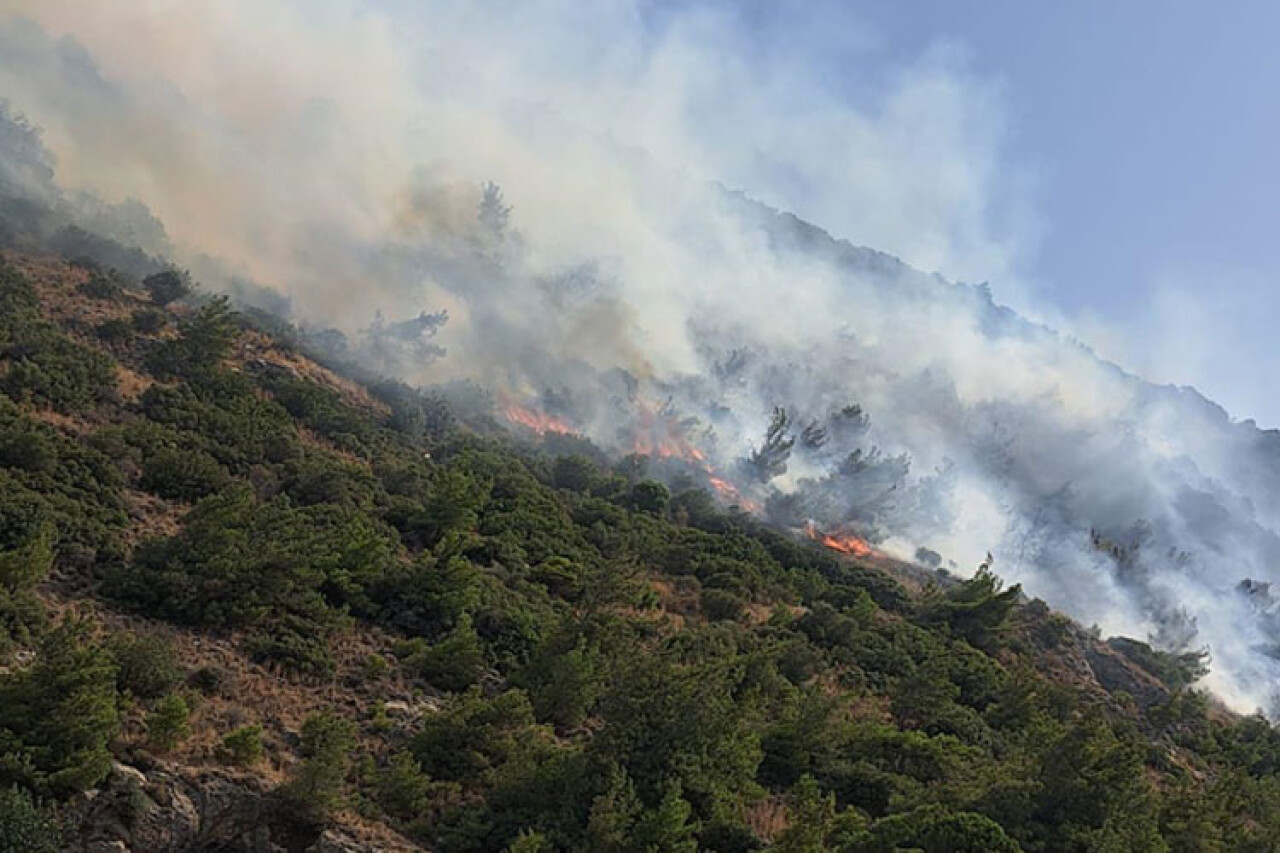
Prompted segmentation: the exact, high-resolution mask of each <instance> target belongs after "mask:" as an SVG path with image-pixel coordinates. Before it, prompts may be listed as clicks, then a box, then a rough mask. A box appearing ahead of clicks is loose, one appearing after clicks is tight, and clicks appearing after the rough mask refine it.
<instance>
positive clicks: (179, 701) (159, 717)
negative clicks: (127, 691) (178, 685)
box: [147, 693, 191, 752]
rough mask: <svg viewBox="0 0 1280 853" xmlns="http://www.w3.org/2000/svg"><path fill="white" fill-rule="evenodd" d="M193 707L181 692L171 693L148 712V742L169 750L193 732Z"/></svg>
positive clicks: (160, 748) (158, 747)
mask: <svg viewBox="0 0 1280 853" xmlns="http://www.w3.org/2000/svg"><path fill="white" fill-rule="evenodd" d="M190 717H191V708H190V706H188V705H187V700H186V699H184V698H182V694H180V693H170V694H169V695H167V696H165V697H164V698H163V699H161V700H160V701H159V703H157V704H156V707H155V708H154V709H153V710H152V711H151V713H149V714H147V742H148V743H149V744H151V746H153V747H155V748H156V749H159V750H163V751H165V752H168V751H169V750H172V749H173V748H174V747H176V746H177V745H178V744H180V743H182V741H184V740H186V738H187V735H189V734H190V733H191V728H190V723H189V720H190Z"/></svg>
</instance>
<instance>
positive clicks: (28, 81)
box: [0, 0, 1280, 425]
mask: <svg viewBox="0 0 1280 853" xmlns="http://www.w3.org/2000/svg"><path fill="white" fill-rule="evenodd" d="M1208 9H1209V7H1207V6H1202V5H1198V4H1190V3H1161V2H1155V0H1129V2H1122V3H1116V2H1100V1H1099V0H1077V2H1072V3H1030V2H1014V0H982V2H969V3H960V2H956V0H912V2H906V0H857V2H845V3H840V2H834V0H806V1H805V2H801V0H770V2H765V0H612V2H600V3H589V4H582V3H577V2H572V0H519V2H517V0H485V2H480V0H271V2H267V0H218V2H204V3H197V4H180V5H179V4H165V3H160V4H154V3H145V4H144V3H136V4H110V5H106V4H101V3H95V2H93V0H46V2H44V3H39V4H33V3H31V2H30V0H0V12H12V13H16V14H19V15H22V16H24V17H30V18H32V19H34V20H35V21H36V22H37V23H38V24H39V26H41V27H44V28H45V29H46V30H47V31H48V33H49V35H50V37H51V38H53V39H61V38H66V39H70V40H73V42H74V43H75V44H78V45H83V47H84V50H85V51H86V54H85V55H86V56H91V57H92V61H93V62H94V63H96V64H97V67H99V68H100V69H101V71H102V73H103V74H104V75H106V79H109V80H111V81H112V84H113V85H114V86H117V87H118V88H119V89H120V91H121V92H122V93H126V94H127V97H124V99H123V101H121V103H124V102H126V101H127V102H128V103H129V104H131V105H132V112H130V113H129V114H128V115H126V114H125V111H124V110H123V109H122V108H121V106H120V103H117V104H115V105H113V107H112V108H111V109H110V110H105V109H104V110H102V112H103V113H104V114H103V115H101V116H98V119H100V121H99V124H97V125H94V127H97V128H98V129H99V131H100V132H85V130H84V127H83V126H82V125H81V124H80V123H78V122H80V120H81V118H83V116H84V115H85V114H87V113H91V112H92V111H93V108H95V107H100V106H102V105H101V104H96V103H94V102H92V101H86V99H84V98H83V97H82V95H81V93H80V92H79V90H78V89H77V88H76V86H75V85H74V81H73V80H62V81H59V80H58V79H57V77H56V74H54V72H55V71H56V69H57V67H58V66H57V65H56V63H47V64H46V65H44V66H40V69H41V73H36V69H35V67H34V66H22V67H18V66H14V67H11V68H9V69H8V72H7V76H4V77H3V79H2V80H0V82H3V83H4V88H5V91H6V94H7V96H9V97H11V98H13V99H14V101H15V102H17V103H21V104H22V105H23V108H24V109H25V110H27V111H28V112H29V113H30V114H31V116H32V117H33V118H35V119H36V120H37V123H39V124H40V125H41V126H42V127H44V128H45V129H46V131H47V133H46V141H47V142H48V143H49V144H50V145H51V147H53V149H54V150H55V152H56V153H57V154H58V156H59V162H60V164H61V168H60V175H61V177H62V179H63V180H66V181H68V182H69V184H70V185H72V186H76V187H77V188H81V187H82V188H85V189H88V190H91V191H94V192H97V193H98V194H99V195H101V196H103V197H104V198H109V199H119V198H121V197H124V196H125V195H128V194H140V195H142V196H143V199H142V200H143V201H145V202H146V203H147V204H149V205H150V206H151V207H152V209H153V210H156V211H157V212H158V213H159V214H160V215H161V217H162V218H163V219H164V221H165V222H166V223H167V224H168V225H169V227H170V228H171V230H172V231H173V232H174V236H175V238H176V239H177V241H178V242H179V243H187V244H189V245H191V246H193V247H200V249H201V250H203V251H208V252H211V253H214V254H219V255H228V256H234V257H240V258H249V259H251V262H250V261H246V263H248V264H250V266H252V267H253V268H255V269H258V270H260V272H261V274H262V275H263V276H264V277H271V276H276V277H280V270H281V269H286V270H287V264H284V262H283V259H281V258H275V259H268V258H265V257H257V255H262V254H263V253H264V251H265V250H264V246H265V247H266V248H267V249H270V248H271V247H273V246H277V245H279V246H284V245H287V242H288V241H285V240H281V241H277V242H275V243H273V242H271V241H262V240H261V239H259V238H258V236H257V235H258V233H259V232H260V230H261V227H260V225H254V226H250V225H249V224H248V223H249V222H250V219H251V218H252V216H258V217H262V218H267V221H268V222H290V221H294V220H296V219H298V218H299V217H300V216H301V214H302V213H303V212H305V213H306V214H307V215H319V213H323V214H324V215H332V216H333V217H336V218H342V217H357V216H359V215H362V214H364V215H372V212H373V211H375V210H376V209H377V204H378V201H377V200H378V199H379V198H382V197H385V196H386V195H387V193H388V192H389V191H390V190H389V188H388V187H387V186H383V185H382V183H380V182H379V181H390V180H392V179H393V178H395V177H396V176H403V175H404V174H405V173H406V172H408V171H411V170H412V169H414V168H417V167H418V166H420V165H422V164H423V163H429V162H433V161H444V160H450V161H453V162H451V163H450V165H451V166H453V167H455V169H456V170H457V171H458V172H459V173H460V174H466V175H468V178H469V179H470V178H472V177H474V176H475V175H480V176H481V177H482V178H483V179H489V178H493V179H495V180H498V181H499V182H500V183H502V184H503V185H504V187H508V188H509V189H510V191H511V196H512V200H513V201H514V202H515V203H516V204H517V208H518V210H520V211H522V212H523V213H524V214H525V215H526V221H525V222H524V223H523V225H522V227H524V228H526V229H532V228H536V227H538V226H539V224H540V223H546V224H547V230H548V231H549V232H551V233H550V234H548V235H546V236H548V237H555V236H556V235H558V234H559V235H562V234H564V233H566V232H567V231H569V230H570V229H566V227H565V225H564V222H563V221H562V220H560V219H557V218H556V217H555V216H551V215H548V214H549V212H551V211H557V212H558V213H559V214H563V215H569V214H574V213H575V209H574V205H577V207H581V204H580V201H581V200H580V199H578V198H577V197H576V196H575V197H573V198H574V202H573V204H570V203H569V201H567V199H569V198H570V195H569V194H567V193H566V192H564V190H563V187H562V185H561V184H562V182H563V180H564V179H568V180H571V181H576V182H580V183H581V187H578V189H581V190H583V191H584V192H585V194H586V198H587V200H588V201H589V200H591V199H594V198H595V194H596V193H597V191H598V187H600V186H603V185H606V184H607V185H609V186H612V187H615V188H616V187H617V186H619V185H618V184H608V182H607V180H605V175H604V173H593V172H590V171H589V170H586V169H584V168H582V157H581V156H577V157H576V159H575V158H569V157H568V152H569V151H572V150H575V149H573V148H572V146H568V145H565V144H555V145H549V149H550V150H545V148H544V149H540V148H539V147H538V146H539V145H543V144H545V141H546V139H547V138H552V139H555V140H556V141H557V143H559V142H563V141H564V140H562V139H561V138H560V135H559V132H560V131H559V129H557V130H555V131H554V132H549V131H548V128H549V127H552V125H547V124H544V125H539V127H540V128H541V129H540V130H538V131H537V132H535V131H534V124H533V123H532V122H531V121H530V120H529V117H530V116H533V115H542V114H554V115H556V116H558V117H560V118H563V119H564V120H565V122H564V127H570V126H571V127H572V128H573V129H574V133H575V134H577V131H578V130H579V129H581V130H585V131H586V135H585V136H584V135H582V134H577V135H574V136H573V138H574V139H575V140H576V142H575V144H582V146H583V148H582V150H583V151H587V152H591V156H593V157H597V161H598V162H597V165H600V166H601V168H604V166H603V164H604V163H605V161H606V160H607V159H608V157H609V156H612V155H610V154H607V153H606V152H604V151H602V150H600V146H599V145H597V144H595V143H593V142H587V141H584V140H585V139H587V137H590V138H591V139H595V140H601V139H607V140H616V141H620V142H621V143H622V144H624V145H626V146H630V147H634V148H636V149H639V150H642V151H644V152H645V153H646V154H647V155H650V156H652V157H653V159H654V160H655V161H656V162H659V163H662V164H664V165H666V166H668V167H673V168H675V169H679V170H683V171H685V172H687V174H689V175H691V176H696V177H701V178H712V179H718V180H722V181H723V182H724V183H726V184H728V185H730V186H734V187H737V188H741V189H743V190H745V191H747V192H749V193H751V194H753V195H755V196H756V197H758V198H761V199H762V200H764V201H766V202H769V203H772V204H775V205H776V206H779V207H785V208H788V209H791V210H794V211H795V212H796V213H798V214H800V215H802V216H805V217H807V218H810V219H812V220H813V221H815V222H817V223H819V224H821V225H823V226H825V227H827V228H829V229H830V230H831V231H832V232H834V233H836V234H837V235H839V236H843V237H847V238H849V239H850V240H852V241H854V242H857V243H862V244H865V245H870V246H874V247H876V248H879V249H883V250H885V251H889V252H893V253H895V254H898V255H899V256H901V257H903V258H904V259H905V260H907V261H908V262H910V263H913V264H915V265H916V266H919V267H922V268H924V269H926V270H929V271H938V272H941V273H943V274H944V275H947V276H948V277H951V278H954V279H961V280H967V281H981V280H984V279H985V280H988V281H989V282H990V284H991V286H992V289H993V291H994V292H995V294H996V295H997V297H999V298H1001V299H1003V300H1005V301H1007V302H1009V303H1010V304H1012V305H1014V306H1015V307H1017V308H1019V309H1021V310H1023V311H1025V312H1027V313H1029V314H1031V315H1032V316H1034V317H1036V318H1037V319H1042V320H1044V321H1046V322H1049V323H1051V324H1053V325H1055V326H1058V327H1060V328H1062V329H1064V330H1065V331H1067V332H1068V333H1070V334H1073V335H1075V336H1077V337H1079V338H1081V339H1083V340H1085V341H1087V342H1089V343H1091V344H1092V345H1094V346H1095V348H1096V349H1097V350H1098V351H1099V352H1100V353H1101V354H1103V355H1105V356H1107V357H1109V358H1112V359H1113V360H1115V361H1117V362H1118V363H1120V364H1122V365H1124V366H1125V367H1127V368H1130V369H1132V370H1134V371H1136V372H1138V373H1140V374H1142V375H1144V376H1146V377H1148V378H1151V379H1153V380H1155V381H1159V382H1176V383H1179V384H1193V385H1195V386H1197V387H1198V388H1200V389H1201V390H1203V391H1204V392H1205V393H1206V394H1208V395H1209V396H1211V397H1213V398H1214V399H1217V400H1219V401H1220V402H1222V403H1223V404H1224V405H1225V406H1226V407H1227V408H1228V409H1229V410H1230V411H1231V412H1232V413H1233V414H1234V415H1236V416H1238V417H1254V418H1257V420H1258V421H1259V422H1260V423H1263V424H1265V425H1280V393H1277V392H1280V381H1278V380H1277V379H1276V378H1275V373H1276V372H1275V371H1272V370H1270V369H1269V362H1270V357H1271V352H1272V349H1273V344H1272V340H1273V338H1274V336H1275V329H1276V328H1277V327H1278V326H1280V308H1278V307H1277V305H1276V302H1277V300H1276V295H1277V287H1276V283H1277V278H1278V276H1280V241H1278V240H1276V239H1274V238H1273V236H1272V234H1271V231H1272V229H1273V222H1274V220H1275V207H1276V201H1275V200H1276V199H1277V198H1280V161H1278V160H1277V158H1276V156H1275V153H1274V152H1275V151H1276V149H1277V147H1280V146H1277V143H1278V142H1280V108H1278V107H1280V105H1278V104H1277V92H1280V87H1278V86H1277V84H1278V83H1280V58H1277V54H1276V52H1275V51H1274V48H1273V44H1272V42H1273V41H1274V33H1275V32H1276V30H1277V29H1278V27H1277V25H1280V6H1276V5H1275V4H1270V3H1264V2H1261V1H1260V0H1251V2H1234V3H1231V4H1219V5H1217V6H1215V7H1213V9H1212V10H1211V11H1212V14H1209V12H1208ZM175 33H176V34H177V35H175ZM30 41H31V40H30V39H27V42H28V43H29V42H30ZM55 43H56V42H54V41H50V42H49V44H50V45H52V44H55ZM175 43H183V44H184V48H183V50H171V49H170V48H171V46H172V45H173V44H175ZM49 50H50V51H51V55H52V54H53V53H56V52H57V51H54V50H53V49H52V48H49ZM229 56H234V59H232V60H228V57H229ZM0 65H3V63H0ZM210 68H217V69H218V72H217V74H215V75H211V74H209V73H208V69H210ZM229 68H234V69H235V72H236V73H228V71H227V69H229ZM0 70H3V69H0ZM46 72H47V73H46ZM158 79H159V80H166V81H168V84H167V85H168V86H169V88H168V89H165V88H163V87H157V86H155V85H154V84H155V81H156V80H158ZM264 80H269V81H271V82H272V85H270V86H264V85H263V81H264ZM166 92H168V94H167V95H166ZM178 94H180V96H181V100H183V102H184V104H186V108H187V112H186V113H183V119H182V120H180V121H176V122H175V121H173V116H174V115H175V114H177V113H175V110H174V109H173V106H172V98H173V97H174V96H177V95H178ZM122 97H123V96H122ZM317 103H323V104H326V105H327V107H326V109H327V110H328V112H325V113H324V115H327V116H330V117H331V118H330V121H329V125H327V126H331V129H333V133H332V134H331V135H330V136H327V137H326V136H322V135H320V134H318V133H317V131H316V121H317V116H318V115H319V114H318V113H317V112H316V110H315V109H313V107H314V105H315V104H317ZM294 107H296V109H294ZM530 108H533V109H530ZM295 114H296V115H297V116H301V117H302V119H299V124H298V126H297V127H296V128H290V126H289V125H288V122H287V121H284V120H282V119H280V116H294V115H295ZM192 117H198V118H199V121H194V120H188V119H192ZM268 117H274V118H272V119H271V120H270V121H267V118H268ZM303 119H305V120H303ZM157 123H159V126H161V127H163V128H164V129H165V131H166V133H167V134H168V136H165V137H163V138H162V137H160V136H158V135H157V134H156V133H155V132H154V129H155V127H156V126H158V125H157ZM210 127H213V128H217V129H218V133H217V134H210V133H201V130H202V129H204V130H207V129H208V128H210ZM282 127H284V128H286V129H287V130H289V132H285V133H282V132H280V130H281V128H282ZM104 129H105V131H110V132H101V131H104ZM540 133H541V134H542V135H541V136H539V134H540ZM477 138H479V139H482V140H484V141H485V143H486V144H485V145H482V146H476V145H474V144H473V142H474V140H475V139H477ZM567 138H568V137H567V136H566V139H567ZM139 140H141V141H142V142H146V143H148V144H149V146H150V147H149V148H148V147H147V146H140V145H139ZM540 140H541V141H540ZM321 142H323V143H324V144H321ZM326 146H327V147H326ZM152 149H154V150H152ZM210 151H215V152H218V153H219V156H220V157H221V159H216V158H215V159H216V163H217V168H216V169H214V170H213V171H212V173H211V174H210V175H208V176H207V177H208V183H207V185H206V186H202V187H201V188H200V189H201V192H196V191H195V190H194V188H193V181H194V178H193V177H192V175H193V170H198V169H200V168H202V167H207V166H208V164H209V163H211V162H215V160H211V155H210ZM580 153H581V152H579V154H580ZM268 154H271V155H272V156H274V157H275V159H274V160H272V161H271V162H270V164H269V165H268V164H267V162H266V160H265V159H264V158H266V157H267V155H268ZM561 155H563V156H564V157H565V158H567V159H566V161H565V162H564V163H561V164H560V165H563V166H565V167H566V172H565V173H564V174H559V173H557V174H556V177H555V179H554V180H553V179H552V178H551V177H550V176H551V175H552V173H553V171H554V170H553V169H552V165H553V164H549V161H555V162H556V163H559V160H558V159H557V157H560V156H561ZM597 155H598V156H597ZM526 157H527V158H528V159H522V158H526ZM593 162H596V161H593ZM103 163H113V164H119V165H120V167H119V168H111V169H104V168H102V164H103ZM371 164H377V168H373V167H372V166H371ZM531 164H538V168H536V169H535V168H533V166H532V165H531ZM179 165H180V166H181V168H178V166H179ZM250 166H253V167H256V168H258V169H259V170H260V171H261V172H262V173H263V174H269V175H270V176H271V178H272V181H271V182H267V183H266V184H264V182H263V181H262V180H261V177H260V176H254V175H247V176H245V180H244V181H243V182H240V183H235V182H232V181H230V180H229V178H228V175H229V174H230V173H231V172H232V171H235V169H237V168H241V167H243V168H246V169H247V168H248V167H250ZM170 167H173V168H170ZM609 174H614V173H613V172H610V173H609ZM540 176H541V177H540ZM541 178H545V181H544V182H543V183H542V184H538V183H537V181H538V180H540V179H541ZM375 179H376V180H375ZM400 179H401V180H402V179H403V178H402V177H401V178H400ZM325 181H329V182H330V183H332V184H333V185H334V186H329V185H328V184H326V183H325ZM624 183H625V182H624ZM286 185H287V186H289V187H290V190H289V191H288V192H277V191H273V188H275V187H278V186H286ZM366 185H367V186H366ZM233 187H234V191H233ZM352 187H360V188H362V189H364V190H365V192H366V195H367V196H368V198H366V199H364V203H363V204H352V203H351V202H350V198H349V197H350V194H351V193H352V192H353V191H354V190H353V189H352ZM204 192H208V193H213V194H215V195H217V194H218V193H221V196H220V197H222V198H224V200H225V203H226V205H225V209H222V208H218V207H217V206H211V205H209V204H207V203H205V201H204V196H203V195H202V193H204ZM303 198H307V199H311V201H310V202H309V203H307V204H305V205H299V208H300V209H297V210H295V209H293V208H292V207H290V205H291V204H293V203H294V200H296V199H303ZM219 210H221V212H222V213H225V214H226V215H225V216H223V217H222V218H221V219H217V217H215V216H214V213H215V212H218V211H219ZM233 210H234V215H232V214H231V213H228V211H233ZM317 211H319V213H317ZM215 220H216V221H215ZM593 221H594V220H593ZM348 224H351V223H348ZM356 224H359V225H361V226H363V225H366V224H367V223H365V222H361V223H356Z"/></svg>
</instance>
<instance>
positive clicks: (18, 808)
mask: <svg viewBox="0 0 1280 853" xmlns="http://www.w3.org/2000/svg"><path fill="white" fill-rule="evenodd" d="M62 840H63V835H62V828H61V826H59V824H58V820H57V818H56V817H55V816H54V814H53V812H52V811H51V810H50V809H48V808H45V807H43V806H41V805H40V804H39V803H37V802H36V801H35V800H33V799H32V797H31V794H29V793H28V792H27V791H25V790H23V789H22V788H19V787H17V786H13V785H10V786H7V787H0V853H61V851H62V850H64V849H65V848H64V847H63V845H62Z"/></svg>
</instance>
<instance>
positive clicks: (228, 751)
mask: <svg viewBox="0 0 1280 853" xmlns="http://www.w3.org/2000/svg"><path fill="white" fill-rule="evenodd" d="M222 752H223V755H224V756H225V757H226V760H227V761H229V762H231V763H232V764H235V765H238V766H240V767H252V766H253V765H255V764H257V763H258V762H259V761H261V760H262V726H259V725H257V724H254V725H251V726H241V727H240V728H238V729H236V730H235V731H233V732H230V733H229V734H227V736H226V737H224V738H223V739H222Z"/></svg>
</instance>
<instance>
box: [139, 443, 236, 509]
mask: <svg viewBox="0 0 1280 853" xmlns="http://www.w3.org/2000/svg"><path fill="white" fill-rule="evenodd" d="M228 480H229V476H228V474H227V469H226V468H224V467H223V466H222V465H220V464H219V463H218V460H216V459H214V458H213V457H212V456H210V455H209V454H208V453H204V452H203V451H200V450H190V449H187V450H179V449H173V448H165V449H162V450H160V451H158V452H156V453H155V454H153V455H152V456H150V457H149V458H147V460H146V461H145V462H144V463H143V465H142V481H141V486H142V488H144V489H146V490H147V491H149V492H152V493H153V494H156V495H159V496H160V497H162V498H169V499H170V500H181V501H196V500H199V499H200V498H203V497H205V496H207V495H211V494H213V493H214V492H216V491H219V490H220V489H222V488H223V487H224V486H226V484H227V482H228Z"/></svg>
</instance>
